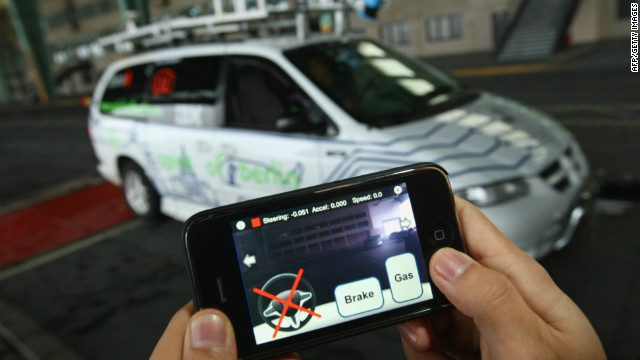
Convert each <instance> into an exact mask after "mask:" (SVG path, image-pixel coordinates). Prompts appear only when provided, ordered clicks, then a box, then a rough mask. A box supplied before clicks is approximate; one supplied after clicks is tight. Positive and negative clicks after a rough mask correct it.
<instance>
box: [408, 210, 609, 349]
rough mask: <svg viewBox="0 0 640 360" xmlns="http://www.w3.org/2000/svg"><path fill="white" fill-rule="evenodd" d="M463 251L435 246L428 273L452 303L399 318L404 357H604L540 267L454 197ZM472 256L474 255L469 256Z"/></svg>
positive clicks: (591, 332)
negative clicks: (419, 315)
mask: <svg viewBox="0 0 640 360" xmlns="http://www.w3.org/2000/svg"><path fill="white" fill-rule="evenodd" d="M456 212H457V214H458V219H459V220H460V226H461V228H462V229H461V230H462V233H463V236H464V238H465V240H466V243H467V250H468V252H469V254H470V255H471V257H469V256H467V255H466V254H463V253H461V252H458V251H456V250H454V249H451V248H444V249H441V250H439V251H438V252H436V253H435V254H434V255H433V257H432V258H431V261H430V266H429V272H430V275H431V279H432V280H433V282H434V283H435V284H436V286H437V287H438V288H439V289H440V290H441V291H442V292H443V293H444V294H445V295H446V296H447V298H448V299H449V300H450V301H451V303H452V304H453V305H454V306H455V307H456V309H454V310H452V311H450V312H447V313H440V314H435V315H433V316H429V317H424V318H421V319H416V320H411V321H408V322H405V323H402V324H400V325H398V330H399V331H400V334H401V336H402V342H403V347H404V350H405V354H406V355H407V359H409V360H418V359H421V360H426V359H450V358H451V357H449V356H448V355H447V353H450V354H454V355H456V356H458V358H460V359H466V358H482V359H526V358H529V357H531V358H533V357H536V358H544V359H605V358H606V355H605V353H604V349H603V348H602V344H601V343H600V340H599V338H598V335H597V334H596V332H595V330H594V329H593V327H592V326H591V323H590V322H589V320H588V319H587V318H586V316H585V315H584V314H583V313H582V311H581V310H580V309H579V308H578V306H577V305H576V304H575V303H574V302H573V301H572V300H571V299H570V298H569V297H568V296H567V295H566V294H564V293H563V292H562V291H561V290H560V289H559V288H558V286H557V285H556V284H555V283H554V282H553V280H552V279H551V277H550V276H549V274H548V273H547V272H546V270H545V269H544V268H543V267H542V266H541V265H540V264H539V263H538V262H537V261H535V260H534V259H532V258H531V257H529V256H528V255H527V254H526V253H524V252H523V251H522V250H520V249H519V248H518V247H517V246H515V245H514V244H513V243H512V242H511V241H509V239H508V238H507V237H506V236H505V235H504V234H502V232H501V231H500V230H498V228H496V227H495V225H493V224H492V223H491V221H489V219H487V217H486V216H485V215H484V214H483V213H482V212H480V210H478V209H477V208H476V207H475V206H473V205H472V204H470V203H469V202H467V201H465V200H463V199H460V198H456ZM474 259H475V260H474Z"/></svg>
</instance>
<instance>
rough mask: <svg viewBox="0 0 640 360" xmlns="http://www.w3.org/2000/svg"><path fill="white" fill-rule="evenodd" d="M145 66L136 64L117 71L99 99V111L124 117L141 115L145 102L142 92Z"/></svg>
mask: <svg viewBox="0 0 640 360" xmlns="http://www.w3.org/2000/svg"><path fill="white" fill-rule="evenodd" d="M147 66H148V65H138V66H133V67H130V68H127V69H123V70H120V71H118V72H117V73H116V74H115V75H114V76H113V77H112V78H111V79H110V80H109V83H108V84H107V88H106V89H105V92H104V95H103V96H102V99H101V101H100V112H101V113H103V114H110V115H117V116H125V117H143V116H144V115H143V114H142V113H141V111H142V109H143V108H144V106H145V104H146V101H145V98H144V92H145V85H146V83H147V81H146V76H145V70H146V68H147Z"/></svg>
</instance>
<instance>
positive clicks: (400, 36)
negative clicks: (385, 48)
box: [380, 22, 411, 45]
mask: <svg viewBox="0 0 640 360" xmlns="http://www.w3.org/2000/svg"><path fill="white" fill-rule="evenodd" d="M380 37H381V38H382V40H383V41H384V42H386V43H388V44H393V45H407V44H409V43H411V26H410V24H409V23H408V22H396V23H389V24H383V25H381V26H380Z"/></svg>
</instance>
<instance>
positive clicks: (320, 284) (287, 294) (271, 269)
mask: <svg viewBox="0 0 640 360" xmlns="http://www.w3.org/2000/svg"><path fill="white" fill-rule="evenodd" d="M229 225H230V226H231V228H232V233H233V239H234V242H235V247H236V254H237V259H238V266H239V267H240V270H241V274H242V280H243V283H244V291H245V294H246V298H247V304H248V306H249V309H248V310H249V313H250V317H251V322H252V324H253V334H254V336H255V341H256V344H263V343H267V342H272V341H277V340H279V339H283V338H287V337H290V336H293V335H297V334H302V333H305V332H309V331H314V330H318V329H321V328H325V327H328V326H332V325H336V324H339V323H343V322H348V321H352V320H355V319H359V318H363V317H368V316H374V315H375V314H378V313H381V312H385V311H388V310H392V309H396V308H398V307H401V306H405V305H409V304H413V303H418V302H422V301H426V300H431V299H432V298H433V294H432V291H431V285H430V283H429V278H428V272H427V266H426V264H425V261H424V257H423V251H422V248H421V246H420V240H419V238H418V233H417V231H416V221H415V217H414V212H413V207H412V204H411V194H409V193H408V192H407V185H406V183H405V182H398V183H395V184H391V185H386V186H382V187H379V188H374V189H372V190H369V191H366V192H362V193H355V194H349V195H345V196H342V197H336V198H330V199H327V200H323V201H321V202H315V203H310V204H306V205H304V206H297V207H294V208H287V209H282V210H278V211H275V212H269V213H265V214H255V215H253V216H250V217H247V218H239V219H233V220H232V221H231V223H230V224H229Z"/></svg>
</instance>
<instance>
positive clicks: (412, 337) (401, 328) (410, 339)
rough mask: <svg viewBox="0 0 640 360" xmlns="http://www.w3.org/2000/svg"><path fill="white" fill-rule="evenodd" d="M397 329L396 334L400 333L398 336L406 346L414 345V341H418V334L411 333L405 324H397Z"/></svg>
mask: <svg viewBox="0 0 640 360" xmlns="http://www.w3.org/2000/svg"><path fill="white" fill-rule="evenodd" d="M397 328H398V332H400V336H401V337H402V338H403V339H404V341H405V342H406V343H407V344H409V345H414V344H415V343H416V341H418V334H416V332H415V331H413V330H412V329H411V328H410V327H409V326H407V325H405V324H398V326H397Z"/></svg>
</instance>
